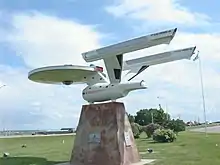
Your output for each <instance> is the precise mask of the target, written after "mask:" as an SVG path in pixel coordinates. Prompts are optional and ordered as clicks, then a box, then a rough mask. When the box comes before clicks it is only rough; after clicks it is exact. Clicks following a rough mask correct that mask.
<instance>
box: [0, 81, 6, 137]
mask: <svg viewBox="0 0 220 165" xmlns="http://www.w3.org/2000/svg"><path fill="white" fill-rule="evenodd" d="M5 86H6V85H5V84H4V85H1V86H0V89H1V88H3V87H5ZM3 121H4V117H3V120H2V126H3V125H4V122H3ZM2 129H3V131H2V132H3V134H5V128H4V126H3V128H2Z"/></svg>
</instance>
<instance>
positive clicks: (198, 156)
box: [0, 132, 220, 165]
mask: <svg viewBox="0 0 220 165" xmlns="http://www.w3.org/2000/svg"><path fill="white" fill-rule="evenodd" d="M63 140H65V143H64V144H63V143H62V141H63ZM22 144H27V148H21V145H22ZM136 144H137V146H138V149H139V151H140V152H141V156H142V158H148V159H156V161H155V162H154V163H153V164H154V165H217V164H220V134H209V135H208V137H205V135H204V133H194V132H184V133H181V134H179V136H178V140H177V141H176V142H174V143H170V144H157V143H153V142H152V141H151V140H149V139H145V138H141V139H138V140H137V142H136ZM216 144H218V146H216ZM72 145H73V137H72V136H58V137H31V138H13V139H0V153H3V152H9V153H10V155H11V158H10V159H4V158H2V157H0V165H52V164H55V163H60V162H65V161H68V160H69V158H70V153H71V149H72ZM147 148H153V150H154V153H151V154H149V153H144V152H146V150H147Z"/></svg>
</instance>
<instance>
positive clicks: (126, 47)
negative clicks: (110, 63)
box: [82, 28, 177, 62]
mask: <svg viewBox="0 0 220 165" xmlns="http://www.w3.org/2000/svg"><path fill="white" fill-rule="evenodd" d="M176 31H177V28H175V29H170V30H166V31H161V32H158V33H153V34H149V35H146V36H142V37H139V38H135V39H131V40H128V41H125V42H121V43H117V44H114V45H110V46H106V47H103V48H100V49H96V50H91V51H89V52H85V53H82V56H83V58H84V60H85V61H86V62H93V61H97V60H101V59H105V58H108V57H112V56H113V57H114V56H116V55H119V54H125V53H129V52H133V51H137V50H140V49H145V48H149V47H152V46H156V45H160V44H169V43H170V42H171V40H172V39H173V37H174V36H175V34H176Z"/></svg>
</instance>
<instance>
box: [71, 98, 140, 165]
mask: <svg viewBox="0 0 220 165" xmlns="http://www.w3.org/2000/svg"><path fill="white" fill-rule="evenodd" d="M140 161H141V160H140V156H139V153H138V150H137V147H136V145H135V140H134V137H133V133H132V130H131V126H130V123H129V120H128V116H127V114H126V111H125V107H124V104H123V103H119V102H109V103H101V104H91V105H83V107H82V111H81V116H80V120H79V124H78V127H77V132H76V138H75V142H74V146H73V150H72V155H71V160H70V165H131V164H133V163H138V162H140Z"/></svg>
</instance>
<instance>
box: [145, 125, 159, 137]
mask: <svg viewBox="0 0 220 165" xmlns="http://www.w3.org/2000/svg"><path fill="white" fill-rule="evenodd" d="M160 127H161V126H160V125H159V124H153V123H151V124H148V125H146V126H143V131H144V132H145V133H146V134H147V137H148V138H150V137H151V136H152V135H153V133H154V131H155V130H156V129H159V128H160Z"/></svg>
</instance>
